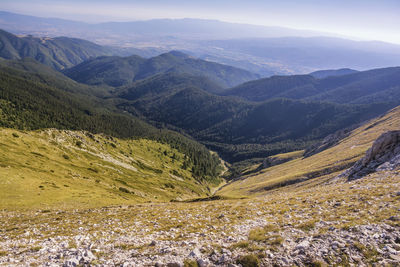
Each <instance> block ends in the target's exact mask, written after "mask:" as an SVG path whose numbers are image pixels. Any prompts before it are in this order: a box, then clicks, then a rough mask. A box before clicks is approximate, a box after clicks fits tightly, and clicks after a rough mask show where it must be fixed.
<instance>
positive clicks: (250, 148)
mask: <svg viewBox="0 0 400 267" xmlns="http://www.w3.org/2000/svg"><path fill="white" fill-rule="evenodd" d="M11 37H12V36H11ZM11 37H10V38H11ZM15 38H19V37H15ZM28 38H29V37H28ZM66 43H67V44H69V40H67V41H66ZM82 44H83V45H82V49H86V48H87V43H86V42H83V43H82ZM48 49H49V51H50V52H52V53H49V55H54V54H56V53H55V51H58V49H54V48H53V47H50V46H49V47H48ZM3 51H7V50H6V49H3ZM49 58H53V57H49ZM81 60H84V59H83V58H82V59H81ZM48 62H49V61H48V60H45V61H44V63H48ZM3 64H5V65H7V67H8V68H9V69H10V68H11V69H15V68H17V69H19V70H20V72H18V73H19V74H18V75H19V76H21V75H22V77H20V78H21V79H26V77H25V76H26V75H27V74H26V73H30V74H29V75H30V76H29V77H28V79H30V80H31V79H35V81H38V82H40V83H45V84H46V85H47V86H50V87H53V88H57V89H61V90H62V91H66V92H67V93H73V94H76V93H78V94H79V95H80V97H81V98H82V99H86V98H88V99H91V101H94V102H95V103H97V105H100V106H101V105H105V106H106V107H107V108H108V109H110V110H114V111H116V112H119V113H122V114H124V116H129V115H128V114H130V116H133V117H134V118H140V120H144V121H147V122H150V123H151V124H153V125H154V126H157V127H159V128H164V127H167V128H169V129H171V130H174V131H179V132H181V133H184V134H188V135H190V136H192V137H193V138H195V139H196V140H198V141H200V142H201V143H203V144H204V145H206V146H207V147H208V148H210V149H213V150H215V151H217V152H218V153H219V154H220V155H221V156H222V157H223V158H224V159H225V160H228V161H230V162H231V163H237V162H241V161H245V160H251V159H255V158H256V159H257V158H263V157H265V156H269V155H272V154H276V153H280V152H288V151H292V150H295V149H304V148H306V147H307V146H309V145H311V144H313V143H315V142H316V141H318V140H320V139H322V138H323V137H325V136H326V135H328V134H330V133H333V132H335V131H337V130H340V129H341V128H345V127H348V126H351V125H353V124H357V123H360V122H362V121H365V120H368V119H370V118H373V117H375V116H377V115H379V114H381V113H382V112H385V111H386V110H388V109H390V108H392V107H394V106H396V105H398V104H399V101H398V100H397V98H396V94H398V91H399V87H398V84H399V81H398V77H399V76H398V72H399V69H398V68H384V69H376V70H370V71H361V72H353V71H351V73H350V74H345V75H340V74H342V73H341V72H340V71H325V73H328V72H329V73H334V74H335V75H336V76H332V75H327V76H328V77H326V78H322V79H319V78H315V77H314V76H312V75H313V74H310V75H292V76H273V77H271V78H264V79H258V80H254V81H249V80H252V79H256V78H257V77H258V76H257V75H256V74H252V73H250V72H248V71H245V70H241V69H237V68H234V67H230V66H226V65H221V64H217V63H213V62H209V61H204V60H200V59H196V58H193V57H191V56H188V55H186V54H184V53H182V52H178V51H172V52H169V53H164V54H161V55H159V56H156V57H153V58H150V59H146V58H142V57H139V56H130V57H118V56H100V57H95V58H90V59H88V60H86V61H84V62H82V63H80V64H77V65H74V66H72V67H71V68H67V69H64V70H62V73H60V72H58V71H53V70H51V69H50V68H46V67H45V66H43V65H40V64H37V63H35V61H32V60H30V59H27V58H26V59H24V60H23V61H18V60H17V61H16V60H14V61H4V62H3ZM71 64H72V63H71ZM48 65H49V66H50V67H53V68H55V69H56V70H59V68H57V66H54V64H48ZM21 71H23V72H21ZM32 73H33V74H32ZM345 73H348V71H345ZM63 74H65V75H67V76H69V78H72V79H74V80H75V81H72V80H71V79H69V78H67V77H65V76H64V75H63ZM13 75H15V74H13ZM32 77H34V78H32ZM246 81H249V82H246ZM242 82H244V83H243V84H239V83H242ZM82 83H85V84H86V85H84V84H82ZM238 84H239V85H238ZM232 86H236V87H233V88H230V87H232ZM44 98H46V97H44ZM81 101H85V100H81ZM322 101H323V102H322ZM100 103H103V104H100ZM60 106H62V104H60ZM54 108H55V106H54V107H51V110H52V109H54ZM66 109H68V108H66ZM82 110H91V109H82ZM88 112H89V114H95V113H94V112H92V111H88ZM42 113H45V112H42ZM86 115H87V114H86ZM86 115H85V114H83V116H86ZM102 116H103V115H102ZM102 116H100V117H99V118H102ZM69 119H71V121H70V122H68V123H73V122H79V121H81V120H82V119H77V118H72V117H70V118H69ZM85 120H86V119H84V120H83V121H85ZM118 120H119V119H117V121H118ZM32 121H35V120H32ZM63 123H65V122H64V121H63ZM85 123H86V122H85ZM85 123H83V125H84V124H85ZM89 124H90V125H93V123H92V122H90V123H89ZM98 124H99V125H104V123H98ZM68 125H69V124H68ZM71 126H72V125H71ZM71 126H69V127H66V126H63V127H66V128H71ZM115 126H116V127H121V126H117V125H115ZM85 127H86V126H85ZM91 127H93V126H91ZM72 129H80V128H76V126H75V127H72ZM82 129H87V128H82ZM93 129H96V131H99V129H97V128H93ZM119 130H120V131H124V133H125V134H126V132H129V129H127V130H126V131H125V130H123V129H122V128H119ZM100 131H101V130H100ZM103 131H104V130H103ZM107 131H111V130H107Z"/></svg>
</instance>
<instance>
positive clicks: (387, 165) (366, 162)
mask: <svg viewBox="0 0 400 267" xmlns="http://www.w3.org/2000/svg"><path fill="white" fill-rule="evenodd" d="M398 167H400V131H389V132H385V133H383V134H382V135H381V136H380V137H379V138H378V139H376V140H375V142H374V143H373V145H372V147H371V148H370V149H369V150H368V151H367V153H366V155H365V156H364V157H363V158H362V159H360V160H359V161H357V162H356V163H355V164H354V165H353V167H351V168H350V169H348V170H346V171H345V172H343V173H342V174H341V175H340V176H341V177H348V180H349V181H351V180H356V179H359V178H362V177H364V176H366V175H368V174H370V173H373V172H376V171H383V170H394V169H396V168H398Z"/></svg>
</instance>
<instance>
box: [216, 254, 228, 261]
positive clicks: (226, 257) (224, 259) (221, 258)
mask: <svg viewBox="0 0 400 267" xmlns="http://www.w3.org/2000/svg"><path fill="white" fill-rule="evenodd" d="M229 260H230V257H229V256H228V255H226V254H223V255H222V256H221V257H220V258H219V259H218V262H219V263H226V262H228V261H229Z"/></svg>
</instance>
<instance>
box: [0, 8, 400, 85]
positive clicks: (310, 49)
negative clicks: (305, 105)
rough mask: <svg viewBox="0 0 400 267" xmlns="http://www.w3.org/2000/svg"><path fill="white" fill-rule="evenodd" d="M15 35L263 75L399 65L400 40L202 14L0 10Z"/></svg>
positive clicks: (1, 24) (3, 22)
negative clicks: (174, 56)
mask: <svg viewBox="0 0 400 267" xmlns="http://www.w3.org/2000/svg"><path fill="white" fill-rule="evenodd" d="M0 28H3V29H5V30H8V31H10V32H12V33H14V34H25V35H26V34H32V35H34V36H49V37H56V36H68V37H74V38H83V39H86V40H89V41H92V42H95V43H98V44H101V45H105V46H113V47H119V48H121V49H122V50H123V52H124V53H123V54H121V55H123V56H128V55H132V54H136V55H140V56H143V57H154V56H156V55H159V54H162V53H166V52H168V51H171V50H179V51H183V52H185V53H186V54H190V55H192V56H194V57H196V58H201V59H205V60H209V61H213V62H218V63H221V64H227V65H231V66H234V67H238V68H242V69H246V70H248V71H250V72H253V73H257V74H259V75H261V76H262V77H269V76H272V75H287V74H306V73H310V72H313V71H317V70H321V69H339V68H352V69H357V70H368V69H374V68H384V67H390V66H398V65H400V45H396V44H390V43H385V42H376V41H365V42H364V41H362V42H360V41H353V40H348V39H345V38H346V37H342V38H338V36H336V35H332V34H329V33H320V32H309V31H301V30H300V31H299V30H293V29H287V28H281V27H265V26H256V25H246V24H235V23H226V22H221V21H215V20H201V19H157V20H149V21H133V22H107V23H100V24H89V23H82V22H77V21H69V20H62V19H52V18H40V17H33V16H25V15H20V14H13V13H10V12H0Z"/></svg>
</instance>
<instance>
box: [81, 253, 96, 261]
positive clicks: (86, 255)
mask: <svg viewBox="0 0 400 267" xmlns="http://www.w3.org/2000/svg"><path fill="white" fill-rule="evenodd" d="M82 258H83V260H84V261H85V262H87V263H90V262H91V261H93V260H95V259H96V258H97V257H96V256H95V255H94V254H93V253H92V252H91V251H90V250H85V251H84V252H83V257H82Z"/></svg>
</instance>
